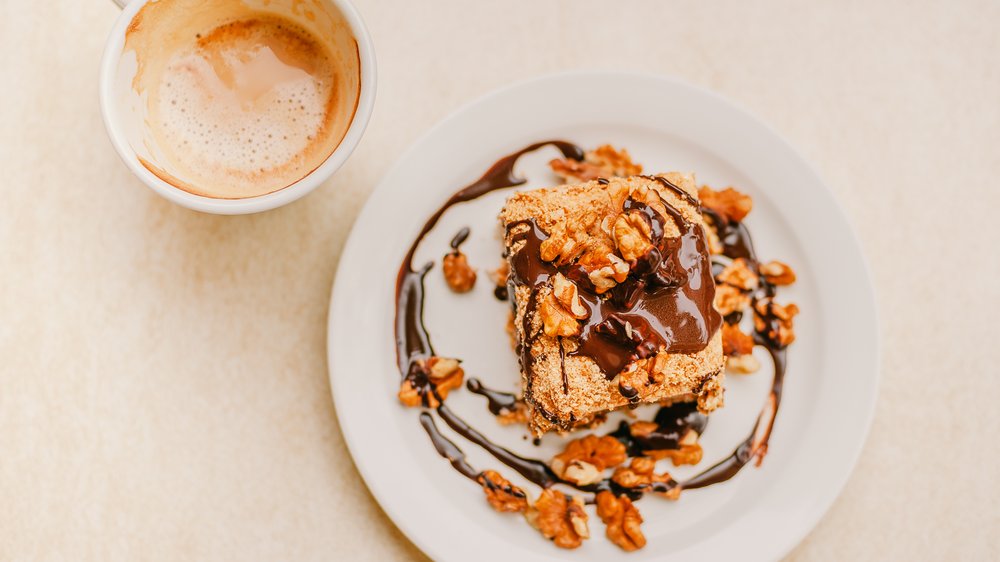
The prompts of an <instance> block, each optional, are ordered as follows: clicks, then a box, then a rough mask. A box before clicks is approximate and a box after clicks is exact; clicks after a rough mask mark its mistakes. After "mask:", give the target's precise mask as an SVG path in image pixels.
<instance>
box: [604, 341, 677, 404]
mask: <svg viewBox="0 0 1000 562" xmlns="http://www.w3.org/2000/svg"><path fill="white" fill-rule="evenodd" d="M625 328H626V330H631V329H632V328H631V326H630V325H629V324H627V323H626V325H625ZM668 358H669V354H667V353H658V354H656V355H655V356H654V357H651V358H649V359H639V360H636V361H633V362H631V363H629V364H628V366H626V367H625V369H624V370H623V371H622V372H621V373H619V374H618V377H617V379H616V380H617V381H618V386H619V388H630V389H632V390H634V391H635V392H636V397H637V398H638V399H640V400H641V399H643V398H645V397H646V396H648V395H649V394H650V393H652V392H654V391H655V390H656V389H657V387H658V385H660V384H662V383H663V381H664V380H665V379H666V376H665V370H666V369H665V366H666V362H667V360H668Z"/></svg>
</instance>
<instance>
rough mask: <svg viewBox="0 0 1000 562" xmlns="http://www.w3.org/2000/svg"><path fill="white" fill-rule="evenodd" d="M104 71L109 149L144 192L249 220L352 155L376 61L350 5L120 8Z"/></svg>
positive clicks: (136, 4)
mask: <svg viewBox="0 0 1000 562" xmlns="http://www.w3.org/2000/svg"><path fill="white" fill-rule="evenodd" d="M116 2H117V3H119V4H120V5H122V7H123V12H122V14H121V17H120V18H119V19H118V21H117V22H116V24H115V26H114V29H113V31H112V33H111V36H110V38H109V39H108V43H107V46H106V48H105V51H104V57H103V60H102V62H101V77H100V100H101V110H102V113H103V117H104V124H105V127H106V128H107V131H108V135H109V137H110V138H111V143H112V145H113V146H114V147H115V150H116V151H117V152H118V154H119V156H120V157H121V158H122V160H123V161H124V162H125V164H126V166H128V168H129V169H130V170H131V171H132V172H133V173H134V174H135V175H136V176H137V177H138V178H139V179H141V180H142V181H143V183H145V184H146V185H147V186H149V187H150V188H151V189H152V190H153V191H155V192H156V193H158V194H160V195H161V196H163V197H165V198H166V199H168V200H170V201H173V202H174V203H177V204H180V205H183V206H185V207H188V208H191V209H194V210H197V211H203V212H208V213H216V214H246V213H255V212H260V211H266V210H269V209H273V208H275V207H279V206H281V205H285V204H287V203H290V202H292V201H295V200H296V199H298V198H300V197H302V196H304V195H306V194H307V193H309V192H310V191H312V190H313V189H315V188H316V187H317V186H319V185H320V184H321V183H322V182H323V181H325V180H326V179H328V178H329V177H330V176H331V175H332V174H333V173H334V172H335V171H336V170H337V169H338V168H340V167H341V166H342V165H343V164H344V162H345V161H346V160H347V158H348V157H349V156H350V154H351V152H352V151H353V150H354V148H355V147H356V146H357V145H358V142H359V141H360V140H361V136H362V134H363V133H364V129H365V127H366V126H367V124H368V121H369V119H370V117H371V113H372V109H373V106H374V103H375V83H376V75H375V54H374V50H373V47H372V44H371V38H370V36H369V34H368V31H367V29H366V28H365V26H364V23H363V22H362V20H361V17H360V16H359V15H358V12H357V10H356V9H355V8H354V6H353V5H352V4H351V3H350V2H349V1H347V0H131V1H130V2H129V1H125V0H116Z"/></svg>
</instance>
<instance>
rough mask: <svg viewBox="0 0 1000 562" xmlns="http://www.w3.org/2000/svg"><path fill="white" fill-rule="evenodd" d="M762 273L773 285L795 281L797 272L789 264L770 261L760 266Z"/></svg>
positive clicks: (789, 283) (788, 283)
mask: <svg viewBox="0 0 1000 562" xmlns="http://www.w3.org/2000/svg"><path fill="white" fill-rule="evenodd" d="M760 274H761V275H763V276H764V279H765V280H767V282H768V283H770V284H772V285H791V284H792V283H795V272H794V271H792V268H791V267H789V266H788V264H785V263H782V262H780V261H769V262H767V263H765V264H764V265H762V266H760Z"/></svg>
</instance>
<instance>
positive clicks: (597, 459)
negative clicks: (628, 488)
mask: <svg viewBox="0 0 1000 562" xmlns="http://www.w3.org/2000/svg"><path fill="white" fill-rule="evenodd" d="M625 458H626V454H625V445H622V443H621V441H618V440H617V439H615V438H614V437H610V436H607V435H605V436H603V437H598V436H596V435H588V436H586V437H582V438H580V439H574V440H573V441H570V442H569V443H568V444H567V445H566V449H564V450H563V452H562V453H560V454H558V455H556V456H555V457H553V459H552V462H551V463H550V466H551V467H552V471H553V472H555V473H556V476H558V477H559V478H562V479H563V480H565V481H567V482H572V483H574V484H577V485H581V486H585V485H587V484H593V483H594V482H597V481H599V480H601V479H602V478H603V472H604V469H606V468H611V467H615V466H618V465H619V464H621V463H623V462H625Z"/></svg>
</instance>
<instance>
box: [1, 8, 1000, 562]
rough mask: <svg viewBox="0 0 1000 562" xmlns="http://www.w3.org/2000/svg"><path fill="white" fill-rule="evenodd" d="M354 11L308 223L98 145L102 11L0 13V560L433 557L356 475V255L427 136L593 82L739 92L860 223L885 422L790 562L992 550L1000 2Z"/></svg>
mask: <svg viewBox="0 0 1000 562" xmlns="http://www.w3.org/2000/svg"><path fill="white" fill-rule="evenodd" d="M357 3H358V5H359V8H360V10H361V11H362V13H363V14H364V16H365V18H366V20H367V22H368V25H369V27H370V29H371V32H372V34H373V37H374V41H375V45H376V50H377V53H378V59H379V71H380V75H379V81H380V88H379V94H378V102H377V105H376V109H375V115H374V118H373V120H372V123H371V126H370V127H369V129H368V132H367V134H366V136H365V138H364V140H363V141H362V143H361V145H360V147H359V148H358V150H357V151H356V153H355V155H354V156H353V157H352V158H351V159H350V161H349V162H348V163H347V165H346V166H345V167H344V168H343V169H342V170H341V171H340V172H339V173H338V174H337V175H336V176H335V177H334V178H333V179H331V180H330V181H329V182H328V184H327V185H325V186H323V187H322V188H321V189H319V190H318V191H316V192H314V193H313V194H312V195H310V196H309V197H306V198H305V199H303V200H300V201H299V202H297V203H295V204H292V205H289V206H287V207H284V208H282V209H279V210H276V211H273V212H269V213H265V214H262V215H257V216H248V217H218V216H210V215H203V214H198V213H195V212H191V211H187V210H184V209H182V208H180V207H177V206H174V205H172V204H170V203H168V202H166V201H165V200H163V199H161V198H160V197H158V196H156V195H155V194H153V193H152V192H151V191H149V190H148V189H146V188H145V187H143V186H142V185H141V184H140V183H139V181H138V180H137V179H135V178H134V177H132V176H131V174H130V173H129V172H128V170H127V169H126V168H125V166H124V165H122V163H121V162H120V161H119V159H118V157H117V155H116V154H115V153H114V151H113V149H112V148H111V145H110V143H109V142H108V140H107V137H106V135H105V133H104V130H103V125H102V122H101V117H100V111H99V108H98V103H97V74H98V62H99V60H100V56H101V51H102V48H103V44H104V40H105V37H106V34H107V33H108V32H109V31H110V29H111V26H112V24H113V22H114V20H115V18H116V17H117V15H118V9H117V8H116V7H115V6H114V5H113V4H112V3H111V2H108V1H106V0H56V1H50V2H43V1H37V0H0V84H2V89H0V183H2V191H0V194H2V196H0V197H2V198H0V275H2V281H0V358H2V359H0V389H2V390H0V529H3V532H2V533H0V558H2V559H5V560H27V559H49V560H56V559H72V560H105V559H130V560H178V559H193V558H198V559H226V560H250V559H265V560H321V559H323V560H329V559H341V560H347V559H350V560H386V559H411V558H412V559H419V558H421V557H422V555H421V554H420V553H419V552H418V551H417V550H416V549H415V548H414V547H413V546H412V545H410V543H409V542H408V541H407V540H406V539H405V538H404V537H403V536H402V535H401V534H400V533H399V532H398V531H397V530H396V529H395V527H394V526H393V525H392V523H391V522H390V521H389V520H388V519H387V518H386V517H385V516H384V515H383V513H382V512H381V511H380V509H379V507H378V506H377V505H376V504H375V503H374V501H373V500H372V498H371V496H370V495H369V494H368V492H367V491H366V490H365V488H364V486H363V485H362V484H361V483H360V480H359V476H358V474H357V472H356V470H355V468H354V466H353V464H352V462H351V459H350V457H349V455H348V453H347V450H346V448H345V446H344V442H343V438H342V437H341V434H340V430H339V429H338V424H337V420H336V418H335V413H334V409H333V406H332V403H331V400H330V397H329V383H328V381H327V374H326V360H325V348H326V346H325V334H326V312H327V306H328V304H329V303H328V300H329V294H330V284H331V282H332V280H333V276H334V272H335V270H336V267H337V260H338V257H339V254H340V249H341V247H342V245H343V243H344V240H345V238H346V236H347V234H348V231H349V229H350V227H351V224H352V222H353V220H354V217H355V216H356V215H357V212H358V210H359V209H360V207H361V205H362V204H363V202H364V200H365V198H366V197H367V195H368V194H369V193H370V192H371V190H372V189H373V187H374V186H375V184H376V182H377V180H378V179H379V177H380V176H381V175H382V174H383V172H384V171H385V170H386V168H387V167H388V166H389V165H390V164H391V163H392V162H393V161H394V160H395V159H396V158H397V157H398V156H399V154H400V152H401V151H402V150H403V149H404V148H405V147H406V146H407V145H409V144H410V143H411V142H412V141H413V140H414V139H415V138H416V137H417V136H418V135H420V134H421V133H422V132H423V131H425V130H426V129H427V128H428V127H430V126H431V125H432V124H434V123H435V122H436V121H438V120H439V119H441V118H442V117H444V116H445V115H446V114H448V113H449V112H451V111H452V110H453V109H454V108H455V107H456V106H458V105H460V104H462V103H464V102H467V101H469V100H471V99H473V98H475V97H477V96H479V95H481V94H484V93H486V92H488V91H490V90H493V89H495V88H497V87H499V86H503V85H506V84H509V83H511V82H512V81H516V80H521V79H524V78H529V77H533V76H537V75H540V74H544V73H548V72H552V71H557V70H563V69H573V68H621V69H630V70H641V71H648V72H656V73H664V74H671V75H676V76H680V77H682V78H684V79H686V80H688V81H690V82H693V83H695V84H699V85H703V86H706V87H709V88H711V89H713V90H716V91H718V92H720V93H721V94H723V95H725V96H727V97H729V98H731V99H733V100H734V101H736V102H737V103H740V104H742V105H744V106H745V107H747V108H748V109H750V110H751V111H752V112H754V113H756V114H758V115H759V116H761V117H762V118H764V119H765V120H766V121H768V122H769V123H771V124H772V125H773V126H774V127H775V128H776V129H777V130H778V131H780V132H781V133H782V134H783V135H785V136H786V137H787V138H788V139H789V141H791V142H792V144H793V145H795V146H796V147H797V148H798V149H799V150H800V151H801V152H802V153H804V155H805V157H806V158H807V159H808V160H809V161H811V162H812V163H814V164H815V165H816V166H817V168H818V169H819V171H820V174H821V175H822V176H823V177H824V178H825V179H826V180H827V181H828V183H829V184H830V185H831V187H832V188H833V190H834V191H835V192H836V195H837V197H838V198H839V199H840V201H841V202H842V203H843V205H844V207H845V209H846V211H847V213H848V215H849V216H850V218H851V220H852V222H853V224H854V225H855V227H856V228H857V230H858V233H859V235H860V237H861V240H862V244H863V246H864V249H865V251H866V253H867V257H868V259H869V261H870V262H871V266H872V270H873V274H874V279H875V283H876V285H877V291H878V306H879V314H880V317H881V329H882V334H883V350H884V351H883V358H882V372H883V376H882V386H881V396H880V399H879V405H878V411H877V415H876V418H875V422H874V426H873V428H872V432H871V436H870V439H869V441H868V443H867V445H866V447H865V450H864V453H863V456H862V458H861V460H860V462H859V464H858V467H857V470H856V472H855V473H854V475H853V477H852V478H851V480H850V482H849V483H848V485H847V487H846V489H845V490H844V493H843V495H842V496H841V497H840V498H839V499H838V500H837V502H836V503H835V504H834V506H833V508H832V509H831V510H830V512H829V514H827V516H826V517H825V518H824V519H823V521H822V522H821V523H820V524H819V526H818V527H817V528H816V530H815V531H814V532H813V533H812V534H811V535H810V536H809V537H808V538H807V539H806V540H805V541H804V542H803V543H802V544H801V545H800V546H799V547H798V548H796V549H795V550H794V552H793V553H792V555H791V559H792V560H853V559H860V560H865V559H880V560H886V559H898V560H918V559H926V560H930V559H952V560H960V559H961V560H982V559H987V558H997V557H1000V547H998V539H997V530H998V528H1000V508H998V507H997V506H998V505H1000V503H998V502H1000V490H998V486H1000V484H998V480H997V478H996V473H997V469H996V466H997V463H998V461H1000V457H998V454H1000V449H998V448H997V446H996V436H997V435H998V434H1000V408H998V407H997V404H996V402H997V399H998V398H1000V382H998V368H997V364H998V363H997V360H996V359H995V358H993V357H992V356H991V355H992V351H993V345H994V343H993V342H992V339H993V338H995V337H996V336H997V328H996V325H995V319H996V318H997V315H998V313H1000V263H998V261H1000V260H998V258H997V250H996V248H995V247H994V246H995V244H996V240H997V239H998V238H1000V228H998V226H997V221H996V214H997V207H998V206H1000V187H997V184H996V182H997V178H998V177H1000V149H998V147H1000V34H998V33H997V31H996V23H997V22H998V21H1000V4H998V3H997V2H995V1H981V2H971V1H970V2H924V1H917V2H914V1H912V0H906V1H902V0H900V1H884V2H882V1H875V2H860V1H859V2H852V1H849V2H838V1H824V2H797V1H793V0H788V1H767V2H743V1H723V2H704V1H683V2H672V1H671V2H664V1H661V0H641V1H640V0H635V1H630V2H615V3H609V2H601V1H599V0H544V1H539V0H508V1H505V2H469V1H467V0H426V1H422V2H411V1H402V0H400V1H389V0H358V2H357ZM843 352H844V353H850V350H843ZM849 409H850V405H845V411H849ZM428 508H429V509H432V507H431V506H428ZM776 532H780V530H778V531H776Z"/></svg>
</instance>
